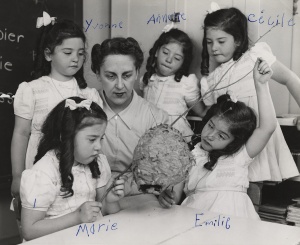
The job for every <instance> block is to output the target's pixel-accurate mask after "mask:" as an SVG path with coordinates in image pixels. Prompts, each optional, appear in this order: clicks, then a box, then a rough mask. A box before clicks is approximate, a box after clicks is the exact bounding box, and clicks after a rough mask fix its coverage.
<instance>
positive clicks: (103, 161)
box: [97, 154, 111, 188]
mask: <svg viewBox="0 0 300 245" xmlns="http://www.w3.org/2000/svg"><path fill="white" fill-rule="evenodd" d="M97 162H98V166H99V169H100V172H101V175H100V178H99V179H97V188H99V187H102V186H105V185H106V184H107V182H108V181H109V179H110V178H111V170H110V166H109V164H108V161H107V158H106V156H105V155H103V154H99V155H98V157H97Z"/></svg>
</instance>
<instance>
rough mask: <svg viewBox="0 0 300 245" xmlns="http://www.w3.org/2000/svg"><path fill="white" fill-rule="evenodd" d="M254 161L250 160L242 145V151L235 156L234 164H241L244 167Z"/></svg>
mask: <svg viewBox="0 0 300 245" xmlns="http://www.w3.org/2000/svg"><path fill="white" fill-rule="evenodd" d="M253 160H254V158H251V157H250V156H249V154H248V151H247V148H246V146H245V145H244V146H243V147H242V149H241V150H240V151H239V152H238V153H237V154H236V156H235V162H237V163H239V164H243V165H245V166H249V165H250V163H251V162H252V161H253Z"/></svg>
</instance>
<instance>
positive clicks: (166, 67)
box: [155, 42, 184, 77]
mask: <svg viewBox="0 0 300 245" xmlns="http://www.w3.org/2000/svg"><path fill="white" fill-rule="evenodd" d="M155 57H156V63H157V64H156V72H157V74H158V75H159V76H162V77H167V76H171V75H174V74H175V73H176V72H177V71H178V70H179V69H180V67H181V66H182V64H183V61H184V54H183V50H182V45H181V44H179V43H176V42H172V43H168V44H164V45H162V46H161V47H160V48H159V49H158V50H157V52H156V54H155Z"/></svg>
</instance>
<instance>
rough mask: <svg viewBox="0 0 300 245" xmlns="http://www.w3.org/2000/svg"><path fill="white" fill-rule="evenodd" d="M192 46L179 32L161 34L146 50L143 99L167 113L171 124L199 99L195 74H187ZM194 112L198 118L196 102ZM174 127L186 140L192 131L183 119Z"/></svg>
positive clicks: (200, 107) (201, 112) (199, 105)
mask: <svg viewBox="0 0 300 245" xmlns="http://www.w3.org/2000/svg"><path fill="white" fill-rule="evenodd" d="M192 52H193V44H192V41H191V40H190V38H189V36H188V35H187V34H186V33H184V32H183V31H181V30H178V29H171V30H170V31H168V32H164V33H162V34H161V35H160V37H159V38H158V39H157V40H156V42H155V43H154V46H153V47H152V48H151V49H150V51H149V58H148V60H147V65H146V70H147V72H146V73H145V75H144V77H143V79H141V81H140V89H141V90H142V91H143V93H144V98H145V99H146V100H148V101H150V102H152V103H153V104H155V105H156V106H157V107H158V108H161V109H163V110H165V111H166V112H168V114H169V119H170V123H172V122H174V121H175V120H176V119H177V118H178V116H179V115H181V114H182V113H183V112H184V111H186V110H187V109H188V108H189V107H191V106H192V105H194V103H195V102H196V101H197V100H199V98H200V89H199V80H198V79H197V77H196V76H195V74H191V75H188V72H189V67H190V64H191V62H192ZM193 110H194V111H195V112H196V113H197V114H198V115H199V116H201V117H203V116H204V115H205V113H204V105H203V104H202V103H201V102H199V103H197V104H196V105H195V106H194V107H193ZM174 127H175V128H177V129H178V130H179V131H181V132H182V134H183V136H185V137H186V140H187V141H189V138H190V136H191V135H193V131H192V130H191V127H190V124H189V123H188V121H187V119H186V117H185V116H183V117H182V118H181V119H180V120H178V121H177V122H176V123H175V124H174Z"/></svg>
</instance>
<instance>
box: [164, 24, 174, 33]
mask: <svg viewBox="0 0 300 245" xmlns="http://www.w3.org/2000/svg"><path fill="white" fill-rule="evenodd" d="M173 28H175V23H174V22H171V23H170V24H168V25H166V26H165V27H164V29H162V31H163V32H169V31H170V30H171V29H173Z"/></svg>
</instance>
